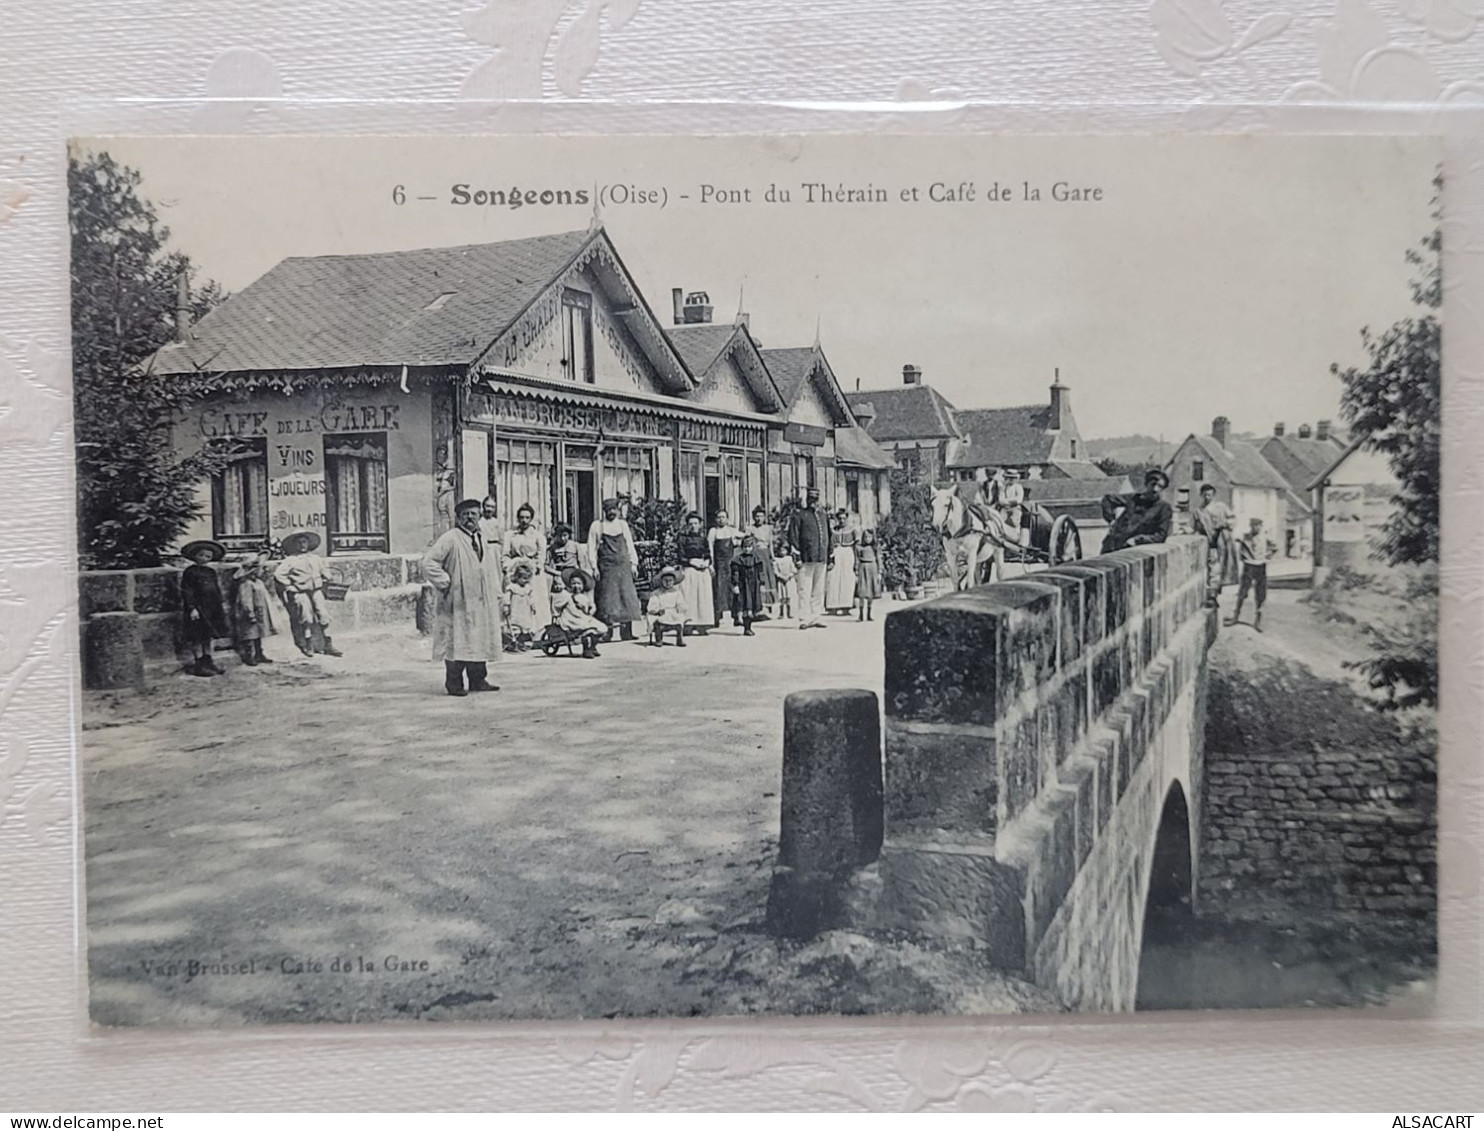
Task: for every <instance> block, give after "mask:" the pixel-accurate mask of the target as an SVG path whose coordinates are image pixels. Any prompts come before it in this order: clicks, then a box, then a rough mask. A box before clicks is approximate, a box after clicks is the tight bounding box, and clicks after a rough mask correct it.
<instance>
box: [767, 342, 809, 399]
mask: <svg viewBox="0 0 1484 1131" xmlns="http://www.w3.org/2000/svg"><path fill="white" fill-rule="evenodd" d="M762 353H763V364H765V365H766V366H767V367H768V372H769V373H771V374H772V375H773V383H774V384H775V385H777V386H778V391H779V392H780V393H782V394H783V403H784V404H786V405H788V406H789V407H793V403H794V401H796V400H797V399H798V396H799V390H800V389H802V388H803V387H804V382H805V381H807V380H808V379H809V374H810V373H811V372H812V371H813V369H814V348H813V347H812V346H793V347H789V348H787V349H773V350H763V351H762Z"/></svg>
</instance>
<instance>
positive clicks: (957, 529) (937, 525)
mask: <svg viewBox="0 0 1484 1131" xmlns="http://www.w3.org/2000/svg"><path fill="white" fill-rule="evenodd" d="M933 529H934V530H936V531H937V532H938V534H939V536H940V537H941V538H942V539H943V555H944V557H946V558H947V559H948V571H949V575H950V576H951V577H952V579H953V587H954V588H955V589H968V588H970V587H971V586H974V585H978V584H981V581H980V578H981V574H982V577H983V582H985V583H987V582H990V581H994V580H996V579H1001V580H1003V578H1004V576H1005V559H1004V550H1005V544H1006V541H1007V540H1008V539H1009V531H1008V529H1007V527H1006V526H1005V521H1004V519H1003V517H1002V516H1001V515H1000V512H999V511H998V510H997V509H995V508H994V507H988V506H986V507H972V508H971V507H969V506H968V505H967V504H966V503H965V502H964V499H963V496H962V495H960V494H959V489H958V487H934V488H933Z"/></svg>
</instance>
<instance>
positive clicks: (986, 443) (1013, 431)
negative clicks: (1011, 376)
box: [948, 404, 1056, 467]
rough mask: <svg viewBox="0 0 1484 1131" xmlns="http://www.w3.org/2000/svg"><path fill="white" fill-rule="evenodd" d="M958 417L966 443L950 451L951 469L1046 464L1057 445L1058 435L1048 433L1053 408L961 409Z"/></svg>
mask: <svg viewBox="0 0 1484 1131" xmlns="http://www.w3.org/2000/svg"><path fill="white" fill-rule="evenodd" d="M955 417H956V419H957V420H958V426H959V429H960V430H961V431H962V432H963V434H964V439H965V441H966V442H965V443H964V444H963V445H961V446H956V449H955V450H953V451H950V453H949V455H948V465H949V466H950V467H1020V466H1024V465H1027V464H1036V463H1045V462H1046V461H1047V460H1048V459H1050V457H1051V448H1052V445H1053V444H1055V443H1056V433H1054V432H1049V431H1047V425H1048V424H1049V423H1050V418H1051V406H1050V405H1045V404H1025V405H1016V406H1015V407H1013V408H970V409H961V410H960V411H959V412H957V413H956V414H955Z"/></svg>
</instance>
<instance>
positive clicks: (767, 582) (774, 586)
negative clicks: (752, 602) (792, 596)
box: [762, 548, 778, 605]
mask: <svg viewBox="0 0 1484 1131" xmlns="http://www.w3.org/2000/svg"><path fill="white" fill-rule="evenodd" d="M762 585H763V604H765V605H771V604H773V602H775V601H777V600H778V574H777V573H776V572H774V570H773V551H772V549H771V548H770V549H768V550H765V551H764V552H763V572H762Z"/></svg>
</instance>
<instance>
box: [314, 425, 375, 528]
mask: <svg viewBox="0 0 1484 1131" xmlns="http://www.w3.org/2000/svg"><path fill="white" fill-rule="evenodd" d="M325 493H326V495H327V496H328V497H327V499H326V508H325V509H326V517H327V518H328V519H329V527H330V550H331V552H332V553H333V552H334V551H336V550H342V551H343V550H379V551H381V552H383V553H385V552H386V551H387V549H388V541H387V499H386V434H385V433H383V432H360V433H341V434H339V435H329V436H326V437H325Z"/></svg>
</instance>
